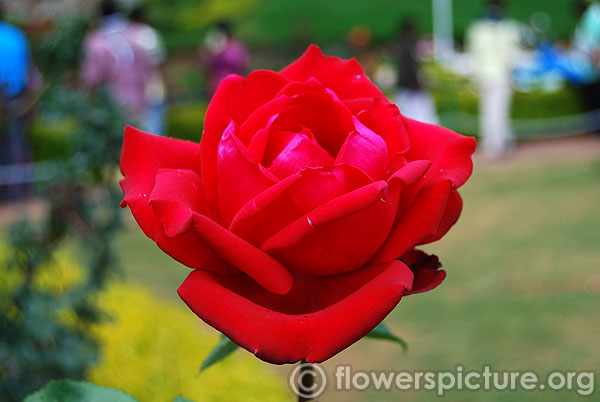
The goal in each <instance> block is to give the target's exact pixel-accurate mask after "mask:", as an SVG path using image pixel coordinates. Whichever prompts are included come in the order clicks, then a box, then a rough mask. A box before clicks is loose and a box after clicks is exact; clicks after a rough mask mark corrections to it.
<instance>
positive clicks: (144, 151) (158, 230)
mask: <svg viewBox="0 0 600 402" xmlns="http://www.w3.org/2000/svg"><path fill="white" fill-rule="evenodd" d="M199 158H200V146H199V145H198V144H195V143H193V142H189V141H181V140H176V139H172V138H167V137H160V136H156V135H152V134H148V133H144V132H143V131H140V130H137V129H135V128H133V127H130V126H127V127H126V128H125V134H124V138H123V150H122V152H121V172H122V173H123V176H125V178H124V179H123V180H121V187H122V188H123V194H124V199H123V204H122V205H123V206H125V205H128V206H129V207H130V208H131V212H132V213H133V216H134V217H135V219H136V221H137V222H138V224H139V225H140V227H141V228H142V230H143V231H144V233H145V234H146V236H148V237H149V238H151V239H152V240H154V241H155V242H156V244H157V245H158V246H159V247H160V248H161V249H162V250H163V251H164V252H165V253H167V254H169V255H170V256H171V257H173V258H174V259H176V260H177V261H179V262H180V263H182V264H184V265H187V266H189V267H191V268H202V269H211V270H215V271H218V272H231V269H230V268H228V267H227V265H226V264H225V263H224V262H223V260H221V259H220V258H219V257H218V256H217V255H215V254H214V253H213V252H212V251H211V250H209V249H208V248H207V247H206V246H205V245H204V244H203V243H202V242H201V241H200V240H199V239H198V238H197V237H196V236H194V234H192V233H189V232H188V233H184V234H181V235H178V236H175V237H173V238H169V237H168V236H167V235H166V234H165V231H164V227H163V224H162V223H161V222H160V221H159V220H158V219H157V218H156V216H155V214H154V211H153V210H152V207H151V206H150V205H148V201H149V197H150V194H151V193H152V190H153V188H154V185H155V177H156V174H157V171H158V170H159V169H163V168H166V169H189V170H191V171H194V172H199V171H200V166H199Z"/></svg>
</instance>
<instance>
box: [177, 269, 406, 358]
mask: <svg viewBox="0 0 600 402" xmlns="http://www.w3.org/2000/svg"><path fill="white" fill-rule="evenodd" d="M412 280H413V274H412V272H411V271H410V269H409V268H408V267H407V266H406V265H405V264H404V263H402V262H400V261H392V262H390V263H388V264H385V265H373V266H368V267H365V268H363V269H360V270H357V271H353V272H351V273H348V274H343V275H337V276H332V277H325V278H323V277H312V276H309V275H301V276H297V277H296V278H295V280H294V287H293V288H292V290H291V292H290V293H289V294H287V295H285V296H277V295H273V294H270V293H268V292H266V291H264V290H263V289H261V288H260V287H258V286H256V285H255V284H254V283H253V281H250V280H248V279H247V278H246V277H245V276H241V275H239V276H233V277H225V276H222V275H216V274H212V273H209V272H204V271H194V272H192V273H191V274H190V275H189V276H188V277H187V279H186V280H185V281H184V282H183V284H182V285H181V286H180V287H179V290H178V293H179V295H180V296H181V298H182V299H183V301H184V302H185V303H186V304H187V305H188V306H189V307H190V308H191V309H192V311H194V312H195V313H196V314H197V315H198V316H199V317H200V318H201V319H202V320H204V321H205V322H207V323H208V324H209V325H211V326H213V327H215V328H216V329H218V330H219V331H221V332H223V333H224V334H225V335H227V336H228V337H229V338H230V339H231V340H233V341H234V342H235V343H237V344H238V345H240V346H241V347H243V348H245V349H246V350H248V351H250V352H252V353H254V354H255V355H256V356H257V357H259V358H260V359H262V360H265V361H267V362H270V363H275V364H283V363H293V362H296V361H299V360H301V359H305V360H306V361H307V362H312V363H314V362H322V361H324V360H327V359H329V358H330V357H332V356H334V355H335V354H337V353H339V352H340V351H342V350H343V349H345V348H347V347H348V346H350V345H351V344H353V343H354V342H356V341H358V340H359V339H361V338H362V337H364V336H365V335H366V334H367V333H369V332H370V331H371V330H372V329H373V328H374V327H375V326H376V325H377V324H379V323H380V322H381V321H382V320H383V319H384V318H385V317H386V316H387V315H388V314H389V312H390V311H391V310H392V309H393V308H394V307H395V306H396V305H397V304H398V302H399V301H400V299H401V298H402V294H403V293H404V291H405V289H410V288H411V286H412Z"/></svg>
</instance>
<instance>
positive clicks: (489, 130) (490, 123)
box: [467, 0, 520, 157]
mask: <svg viewBox="0 0 600 402" xmlns="http://www.w3.org/2000/svg"><path fill="white" fill-rule="evenodd" d="M504 6H505V4H504V1H502V0H490V1H489V9H488V13H487V15H486V16H485V18H483V19H480V20H478V21H476V22H475V23H473V24H472V25H471V27H469V30H468V33H467V50H468V52H469V53H470V54H471V55H472V58H473V66H474V77H475V81H476V82H477V84H478V86H479V95H480V101H479V116H480V118H479V135H480V136H481V137H482V148H483V151H484V152H485V153H486V154H487V155H489V156H492V157H494V156H498V155H500V154H502V153H504V152H505V151H507V150H508V149H509V148H510V146H511V144H512V140H513V135H512V133H511V128H510V105H511V99H512V93H513V90H512V86H511V70H512V66H513V62H514V60H515V58H516V57H517V55H518V53H519V50H520V46H519V36H520V30H519V26H518V24H517V23H516V22H513V21H511V20H509V19H507V18H505V17H504Z"/></svg>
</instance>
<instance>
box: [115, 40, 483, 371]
mask: <svg viewBox="0 0 600 402" xmlns="http://www.w3.org/2000/svg"><path fill="white" fill-rule="evenodd" d="M474 150H475V140H474V139H473V138H470V137H464V136H461V135H459V134H456V133H454V132H452V131H450V130H447V129H445V128H442V127H437V126H433V125H428V124H424V123H419V122H417V121H414V120H410V119H407V118H405V117H403V116H402V115H401V114H400V112H399V111H398V108H397V107H396V106H395V105H394V104H392V103H390V102H389V101H388V100H387V98H386V97H385V95H384V94H383V93H382V92H381V91H380V90H379V89H378V88H377V87H376V86H375V85H374V84H373V83H372V82H371V81H370V80H369V78H368V77H367V76H366V75H365V73H364V71H363V69H362V67H361V66H360V64H359V63H358V62H357V61H356V60H355V59H352V60H342V59H339V58H337V57H331V56H324V55H323V54H322V53H321V51H320V49H319V48H318V47H316V46H311V47H309V48H308V50H307V51H306V52H305V53H304V54H303V55H302V56H301V57H300V58H299V59H298V60H296V61H295V62H293V63H292V64H290V65H289V66H287V67H286V68H284V69H283V70H281V71H280V72H274V71H267V70H258V71H254V72H252V73H251V74H250V75H249V76H248V77H247V78H244V77H240V76H237V75H231V76H229V77H227V78H226V79H225V80H224V81H223V82H222V83H221V84H220V86H219V88H218V90H217V91H216V93H215V95H214V97H213V98H212V100H211V102H210V105H209V107H208V110H207V112H206V120H205V126H204V133H203V136H202V141H201V142H200V144H196V143H193V142H189V141H182V140H176V139H172V138H165V137H159V136H154V135H151V134H147V133H144V132H141V131H139V130H137V129H135V128H132V127H127V128H126V129H125V137H124V143H123V151H122V155H121V170H122V173H123V175H124V177H125V178H124V179H123V180H122V181H121V185H122V188H123V193H124V201H123V206H125V205H128V206H129V207H130V208H131V211H132V212H133V215H134V217H135V219H136V220H137V222H138V224H139V225H140V227H141V228H142V230H143V231H144V233H145V234H146V235H147V236H148V237H150V238H151V239H152V240H154V241H155V242H156V243H157V244H158V246H159V247H160V248H161V249H162V250H163V251H164V252H166V253H167V254H169V255H170V256H172V257H173V258H174V259H176V260H177V261H179V262H181V263H182V264H184V265H187V266H188V267H190V268H192V269H193V271H192V272H191V273H190V274H189V276H188V277H187V279H186V280H185V281H184V282H183V284H182V285H181V286H180V288H179V291H178V292H179V295H180V296H181V298H182V299H183V300H184V301H185V303H186V304H187V305H188V306H189V307H190V308H191V309H192V310H193V311H194V312H195V313H196V314H197V315H198V316H199V317H200V318H201V319H202V320H204V321H205V322H207V323H208V324H210V325H211V326H213V327H214V328H216V329H218V330H219V331H221V332H223V333H224V334H225V335H227V336H228V337H229V338H230V339H231V340H233V341H234V342H235V343H237V344H238V345H240V346H242V347H243V348H245V349H247V350H249V351H250V352H252V353H254V354H255V355H256V356H258V357H259V358H260V359H263V360H265V361H268V362H271V363H291V362H296V361H298V360H300V359H306V361H308V362H321V361H324V360H326V359H328V358H330V357H332V356H333V355H335V354H336V353H338V352H340V351H341V350H343V349H345V348H346V347H348V346H349V345H351V344H352V343H354V342H356V341H357V340H359V339H361V338H362V337H363V336H365V335H366V334H368V333H369V332H370V331H371V330H372V329H373V328H374V327H375V326H377V325H378V324H379V323H380V322H381V321H382V320H383V319H384V318H385V317H386V316H387V315H388V314H389V313H390V311H392V309H393V308H394V307H395V306H396V305H397V304H398V302H399V301H400V299H401V298H402V296H403V295H408V294H414V293H421V292H425V291H428V290H431V289H433V288H435V287H436V286H437V285H439V284H440V283H441V282H442V281H443V279H444V277H445V276H446V274H445V272H444V271H442V270H439V269H438V268H439V267H440V264H439V262H438V259H437V257H435V256H428V255H426V254H425V253H424V252H422V251H418V250H415V246H418V245H421V244H426V243H430V242H433V241H435V240H438V239H439V238H441V237H442V236H443V235H444V234H445V233H446V232H447V231H448V229H450V227H451V226H452V225H453V224H454V223H455V222H456V221H457V219H458V217H459V215H460V212H461V209H462V201H461V198H460V196H459V194H458V192H457V189H458V188H459V187H460V186H461V185H462V184H463V183H464V182H465V181H466V180H467V178H468V177H469V176H470V174H471V171H472V167H473V165H472V161H471V154H472V153H473V152H474Z"/></svg>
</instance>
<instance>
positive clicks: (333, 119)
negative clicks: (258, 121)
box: [270, 90, 354, 155]
mask: <svg viewBox="0 0 600 402" xmlns="http://www.w3.org/2000/svg"><path fill="white" fill-rule="evenodd" d="M302 127H307V128H309V129H310V130H311V131H312V132H313V133H314V136H315V138H316V139H317V141H318V143H319V145H321V146H322V147H323V148H324V149H325V150H326V151H327V152H329V153H330V154H331V155H337V154H338V151H339V150H340V148H341V147H342V145H343V144H344V141H345V140H346V137H347V136H348V134H350V133H351V132H352V131H354V123H353V117H352V113H350V110H348V108H347V107H346V106H345V105H344V104H343V103H341V102H340V101H339V100H338V99H337V97H336V96H335V95H334V94H332V93H331V92H330V91H326V90H323V91H322V92H312V91H311V92H308V93H302V94H299V95H297V96H294V97H293V98H292V100H291V101H290V103H289V105H288V106H286V107H284V108H283V109H282V110H281V111H280V112H279V113H278V114H277V116H276V117H275V118H274V119H273V120H272V123H271V128H270V129H271V130H272V131H292V132H298V131H300V130H301V129H302Z"/></svg>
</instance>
